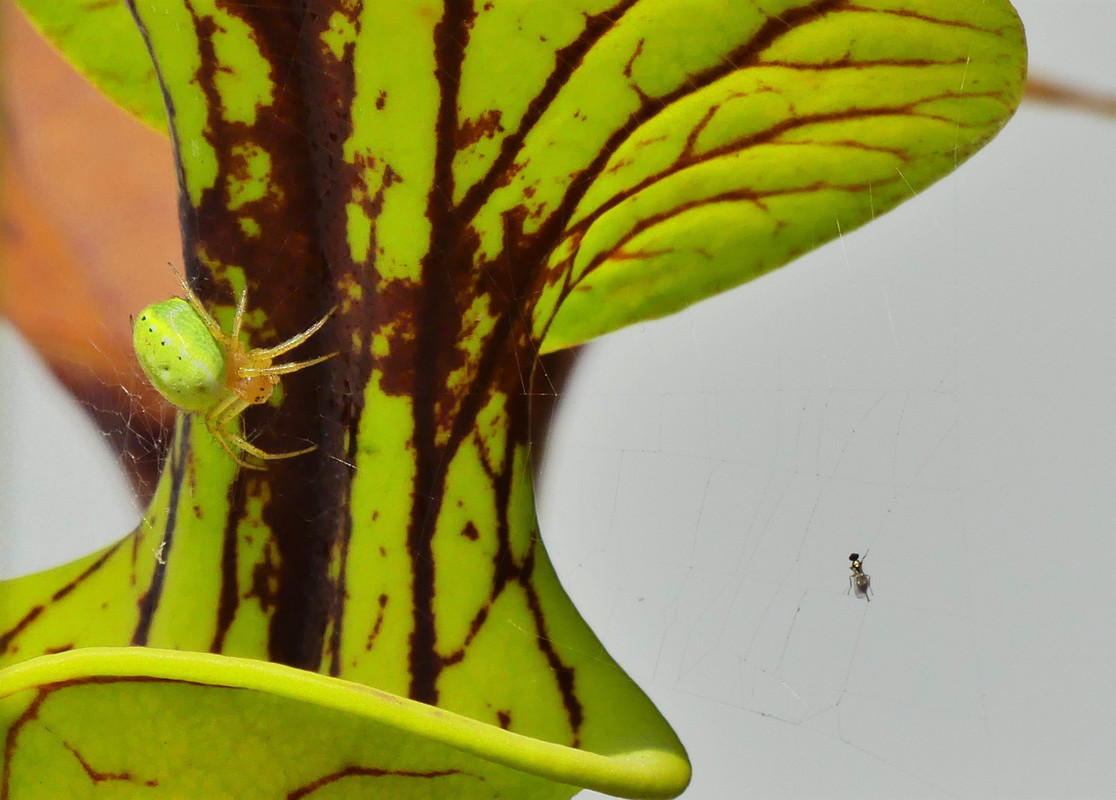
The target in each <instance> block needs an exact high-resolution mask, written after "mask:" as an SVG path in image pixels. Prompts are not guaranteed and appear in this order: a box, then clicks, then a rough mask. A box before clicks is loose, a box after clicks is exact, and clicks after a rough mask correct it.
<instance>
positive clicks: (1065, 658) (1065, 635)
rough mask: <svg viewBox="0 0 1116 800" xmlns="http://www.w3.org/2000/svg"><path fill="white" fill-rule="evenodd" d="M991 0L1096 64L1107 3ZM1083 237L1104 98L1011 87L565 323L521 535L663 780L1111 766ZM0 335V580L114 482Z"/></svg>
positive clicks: (80, 544) (1034, 773)
mask: <svg viewBox="0 0 1116 800" xmlns="http://www.w3.org/2000/svg"><path fill="white" fill-rule="evenodd" d="M966 1H968V0H966ZM1016 6H1017V8H1018V9H1019V11H1020V14H1021V16H1022V17H1023V20H1024V23H1025V25H1026V26H1027V33H1028V40H1029V43H1030V48H1031V65H1032V72H1033V73H1034V74H1036V75H1041V76H1045V77H1054V78H1059V79H1062V80H1065V81H1071V82H1074V83H1077V84H1079V85H1083V86H1088V87H1093V88H1097V89H1102V90H1105V91H1108V92H1109V93H1116V0H1091V1H1090V0H1018V1H1017V2H1016ZM1114 267H1116V122H1114V121H1112V120H1107V121H1106V120H1104V119H1101V118H1099V117H1095V116H1089V115H1086V114H1082V113H1077V112H1072V111H1065V110H1057V109H1052V108H1050V107H1045V106H1039V105H1034V104H1029V105H1025V106H1024V107H1023V108H1022V109H1021V110H1020V111H1019V113H1018V114H1017V116H1016V118H1015V120H1013V121H1012V122H1011V123H1009V125H1008V127H1007V128H1006V129H1005V131H1004V132H1003V133H1002V134H1001V135H1000V136H999V137H998V138H997V139H996V140H995V141H993V142H992V144H991V145H990V146H988V147H987V148H986V149H985V150H984V151H982V152H981V153H979V154H978V155H977V156H975V157H974V158H973V159H972V161H970V162H969V163H968V164H967V165H965V166H964V167H963V168H962V169H961V170H960V171H959V172H958V173H957V174H956V175H954V176H952V177H951V178H948V179H946V180H944V181H942V182H941V183H939V184H938V185H936V186H935V187H933V188H932V189H931V190H929V191H928V192H926V193H924V194H923V195H921V196H920V197H918V198H916V199H914V200H912V201H910V202H908V203H906V204H905V205H903V206H902V207H901V208H900V209H898V210H896V211H895V212H892V213H891V214H888V215H887V216H886V217H884V218H882V219H880V220H878V221H876V222H875V223H873V224H872V225H870V226H868V227H867V228H865V229H863V230H861V231H858V232H856V233H854V234H852V235H849V236H846V237H845V238H844V239H843V240H842V241H840V242H834V243H833V244H831V245H829V246H827V247H824V248H822V249H821V250H819V251H817V252H815V253H813V254H811V255H809V256H807V257H805V258H803V259H801V260H799V261H798V262H796V263H795V264H793V265H791V266H789V267H786V268H784V269H783V270H780V271H779V272H777V273H775V274H773V275H771V276H768V277H766V278H763V279H760V280H758V281H755V282H753V283H751V284H748V285H746V286H744V287H742V288H740V289H738V290H735V291H733V292H730V293H727V294H725V295H722V296H720V297H718V298H715V299H713V300H710V301H707V302H705V303H702V304H700V305H698V306H696V307H694V308H692V309H690V310H688V311H686V312H683V313H682V314H679V315H676V316H674V317H672V318H670V319H667V320H663V321H660V322H656V323H653V324H647V325H640V326H636V327H634V328H631V329H628V330H625V331H622V332H620V333H617V334H613V335H611V336H609V337H606V338H605V339H604V340H602V341H601V342H600V343H599V344H597V345H595V346H594V347H593V348H591V349H590V350H589V351H588V352H587V354H586V355H585V356H584V358H583V361H582V362H581V364H580V366H579V367H578V369H577V371H576V372H575V375H574V379H573V381H572V382H571V384H570V386H569V388H568V390H567V392H566V393H565V395H564V397H563V406H562V408H561V411H560V413H559V415H558V417H557V419H556V423H555V430H554V435H553V439H552V440H551V446H550V448H551V449H550V460H549V462H548V465H547V469H546V470H545V473H544V482H543V487H542V490H541V492H540V495H541V498H540V506H541V508H540V513H541V521H542V526H543V535H544V538H545V539H546V542H547V545H548V548H549V549H550V552H551V554H552V556H553V558H554V560H555V563H556V565H557V567H558V569H559V572H560V574H561V575H562V577H563V580H564V582H565V583H566V585H567V588H568V589H569V591H570V593H571V595H572V596H573V598H574V600H575V602H576V603H577V604H578V606H579V608H581V609H582V612H583V614H584V615H585V616H586V618H587V619H588V620H589V621H590V623H591V624H592V625H593V627H594V628H595V629H596V630H597V631H598V634H599V635H600V636H601V638H602V640H603V641H604V642H605V643H606V644H607V645H608V647H609V648H610V650H611V651H612V652H613V654H614V656H615V657H616V658H617V659H618V660H619V661H620V663H621V664H622V665H623V666H624V667H625V669H626V670H627V671H628V672H629V673H630V674H632V676H633V677H635V678H636V679H637V680H638V681H639V682H640V683H641V685H643V686H644V687H645V688H646V689H647V691H648V692H649V693H650V694H651V695H652V697H653V698H654V699H655V701H656V703H657V704H658V705H659V706H660V708H661V709H662V710H663V712H664V713H665V714H666V715H667V717H668V718H669V719H670V720H671V721H672V723H673V724H674V725H675V727H676V729H677V730H678V733H679V735H680V736H681V737H682V739H683V741H684V742H685V743H686V745H687V747H688V748H689V751H690V755H691V757H692V759H693V762H694V772H695V775H694V781H693V784H692V785H691V788H690V789H689V790H688V791H687V793H686V794H685V796H684V797H685V798H686V800H721V799H722V798H725V799H726V800H727V799H728V798H736V797H755V798H769V797H770V798H775V797H814V798H829V797H855V798H858V800H866V799H868V798H907V797H910V798H931V797H958V798H993V797H1004V798H1031V797H1033V798H1049V797H1060V798H1094V797H1113V796H1116V766H1114V763H1116V759H1114V755H1116V677H1114V671H1113V670H1114V667H1116V657H1114V656H1116V613H1114V612H1116V588H1114V586H1116V582H1114V580H1113V574H1114V568H1116V558H1114V556H1116V547H1114V542H1116V513H1114V512H1116V499H1114V498H1116V493H1114V491H1113V489H1114V479H1116V361H1114V355H1116V336H1114V334H1116V325H1114V321H1113V320H1114V319H1116V316H1114V311H1116V270H1114ZM0 347H2V349H0V363H2V364H3V369H2V370H0V378H2V380H3V385H2V387H0V400H2V402H0V575H2V576H11V575H15V574H21V573H23V572H27V571H31V570H34V569H40V568H43V567H46V566H50V565H53V564H57V563H62V562H65V561H68V560H70V559H72V558H74V557H76V556H78V555H80V554H82V553H84V552H87V551H89V550H92V549H93V548H94V547H96V546H99V545H101V544H105V543H108V542H110V541H114V540H116V539H117V538H119V536H120V535H121V533H122V532H124V531H125V530H127V529H129V528H130V527H131V525H132V524H133V522H134V520H135V518H136V516H137V514H138V512H137V510H136V509H135V508H134V506H133V505H132V504H131V501H130V495H129V491H128V489H127V485H126V483H125V482H124V480H123V479H122V478H121V477H120V476H119V475H118V474H117V473H116V472H115V468H114V467H113V458H112V455H111V453H109V452H108V450H107V446H106V444H105V442H104V441H102V440H101V439H100V437H99V436H98V434H97V433H96V432H95V430H94V428H93V426H92V425H91V424H90V423H89V422H88V421H87V420H86V419H85V418H84V415H83V414H82V413H81V410H80V409H78V408H76V407H75V406H73V405H72V404H70V403H69V401H67V400H66V398H65V396H64V395H62V394H60V393H59V392H58V391H57V389H56V387H54V386H52V381H51V379H50V378H49V376H48V375H47V374H46V373H45V371H43V370H42V368H41V367H39V366H37V365H36V364H34V363H33V361H32V360H31V359H30V358H29V356H28V353H27V352H26V350H25V348H23V347H22V345H21V344H20V343H19V342H18V341H17V339H16V338H15V337H14V335H13V334H12V332H11V330H10V329H9V328H6V327H5V328H0ZM79 439H80V440H82V441H84V442H86V443H87V446H86V447H84V448H83V449H82V450H81V452H75V444H74V443H75V441H77V440H79ZM869 549H870V553H869V555H868V556H867V559H866V561H865V564H864V566H865V571H866V572H867V573H868V574H869V575H871V578H872V586H873V589H874V590H875V594H874V595H873V597H872V601H871V603H866V602H865V601H864V600H857V599H856V598H855V597H852V596H849V595H847V594H846V589H847V588H848V581H847V576H848V560H847V559H848V555H849V553H850V552H852V551H857V552H859V553H861V554H863V553H864V552H865V551H866V550H869ZM583 796H585V797H588V796H589V795H588V793H586V795H583Z"/></svg>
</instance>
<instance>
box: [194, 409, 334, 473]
mask: <svg viewBox="0 0 1116 800" xmlns="http://www.w3.org/2000/svg"><path fill="white" fill-rule="evenodd" d="M248 406H249V403H248V401H246V400H244V399H243V398H242V397H240V395H238V394H235V393H233V392H230V393H229V396H228V397H226V398H225V399H223V400H221V402H219V403H218V404H217V405H215V406H214V407H213V409H212V410H211V411H210V412H209V413H208V414H206V417H205V423H206V427H208V428H209V431H210V433H212V434H213V438H214V439H216V440H217V443H218V444H219V445H221V447H222V449H223V450H224V451H225V452H226V453H228V455H229V458H231V459H232V460H233V461H235V462H236V463H237V464H239V465H240V466H242V467H246V468H248V469H263V467H261V466H260V465H259V464H253V463H251V462H250V461H246V460H245V459H244V458H243V457H242V456H241V453H247V454H248V455H250V456H255V457H256V458H258V459H260V460H262V461H269V460H271V461H273V460H275V459H280V458H294V457H295V456H300V455H302V454H303V453H309V452H311V451H312V450H317V449H318V447H317V445H311V446H310V447H305V448H303V449H302V450H290V451H287V452H283V453H269V452H267V451H266V450H261V449H260V448H259V447H256V446H255V445H254V444H252V443H251V442H249V441H248V440H247V439H245V438H244V437H243V436H242V435H241V434H240V433H239V432H235V433H234V432H233V431H230V430H229V425H230V424H232V422H233V421H234V420H236V419H237V418H238V417H239V416H240V415H241V414H242V413H244V410H245V409H246V408H248ZM237 451H240V452H237Z"/></svg>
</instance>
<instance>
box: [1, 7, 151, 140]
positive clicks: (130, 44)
mask: <svg viewBox="0 0 1116 800" xmlns="http://www.w3.org/2000/svg"><path fill="white" fill-rule="evenodd" d="M16 3H17V4H18V5H19V7H20V8H22V9H23V11H24V13H25V14H26V15H27V17H28V19H30V20H31V22H32V24H34V26H35V27H36V28H38V29H39V31H40V32H41V33H42V34H43V36H45V37H46V38H47V39H48V40H49V41H50V42H51V43H52V44H53V45H54V46H55V47H57V48H58V50H59V51H60V52H61V53H62V55H63V56H64V57H65V58H66V60H67V61H69V62H70V63H71V64H72V65H73V67H74V69H76V70H77V71H78V72H80V73H81V74H82V75H84V76H85V77H86V78H87V79H88V80H89V81H90V83H92V84H93V85H94V86H96V87H97V88H98V89H100V90H101V91H102V92H104V93H105V94H106V95H107V96H108V97H109V99H111V100H112V101H113V102H115V103H116V104H117V105H119V106H120V107H121V108H123V109H124V110H126V111H128V112H129V113H131V114H134V115H135V116H136V117H138V118H139V119H141V120H143V121H144V122H145V123H147V124H148V125H150V126H151V127H153V128H158V129H160V130H164V129H166V126H167V113H166V109H165V107H164V105H163V93H162V90H161V89H160V88H159V80H158V78H157V77H156V75H155V70H154V68H153V67H152V64H151V56H150V54H149V53H148V52H147V48H146V47H145V46H144V43H143V37H142V36H140V33H139V30H138V29H137V28H136V21H135V19H134V18H133V16H132V12H131V11H130V10H129V9H128V4H127V3H126V2H125V0H16Z"/></svg>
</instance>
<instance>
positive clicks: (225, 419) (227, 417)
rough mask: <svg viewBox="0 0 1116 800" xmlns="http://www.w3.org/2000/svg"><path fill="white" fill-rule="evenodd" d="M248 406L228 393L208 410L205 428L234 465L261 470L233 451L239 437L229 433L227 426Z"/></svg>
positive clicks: (236, 396) (235, 395)
mask: <svg viewBox="0 0 1116 800" xmlns="http://www.w3.org/2000/svg"><path fill="white" fill-rule="evenodd" d="M247 407H248V404H247V403H245V402H244V400H243V399H242V398H241V397H240V396H239V395H237V394H235V393H233V392H229V394H228V395H227V396H226V397H224V398H222V399H221V401H220V402H218V403H217V404H216V405H214V406H213V408H211V409H210V410H209V413H207V414H206V415H205V427H206V428H207V429H208V430H209V433H210V435H211V436H213V438H214V440H216V442H217V444H219V445H221V449H222V450H224V451H225V453H226V454H227V455H228V457H229V458H231V459H232V460H233V461H234V462H235V463H237V464H239V465H240V466H242V467H245V468H247V469H261V467H259V466H257V465H256V464H252V463H250V462H248V461H245V460H244V459H243V458H241V457H240V454H239V453H237V452H236V450H234V449H233V445H238V446H239V441H240V440H241V437H240V436H239V435H237V434H234V433H230V432H229V430H228V425H229V423H230V422H232V421H233V420H234V419H236V418H237V417H238V416H239V415H240V414H241V412H243V411H244V409H245V408H247Z"/></svg>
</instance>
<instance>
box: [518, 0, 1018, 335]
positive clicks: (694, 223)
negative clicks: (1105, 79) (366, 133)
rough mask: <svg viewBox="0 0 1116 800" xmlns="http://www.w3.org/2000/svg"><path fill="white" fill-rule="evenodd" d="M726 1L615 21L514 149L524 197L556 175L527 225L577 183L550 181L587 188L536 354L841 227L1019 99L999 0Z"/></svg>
mask: <svg viewBox="0 0 1116 800" xmlns="http://www.w3.org/2000/svg"><path fill="white" fill-rule="evenodd" d="M722 5H724V4H720V3H712V2H708V3H707V2H702V3H673V4H669V5H668V6H667V10H665V11H664V13H663V14H662V16H661V17H656V18H653V19H649V18H647V17H644V16H642V15H639V14H631V15H629V17H630V19H629V18H628V17H626V18H625V19H624V20H622V21H621V22H620V24H619V25H617V26H615V28H614V30H613V31H611V32H610V37H611V39H610V41H609V44H610V45H611V47H608V48H605V47H604V46H603V45H604V42H602V47H601V48H600V50H601V52H600V53H599V54H597V53H595V52H591V53H590V54H589V56H588V57H587V58H585V59H584V60H583V61H582V63H581V65H580V67H579V69H577V70H575V71H574V72H573V74H572V75H571V76H570V79H569V83H568V86H569V89H568V92H569V93H570V95H571V97H569V98H568V99H566V101H565V102H562V101H563V96H562V94H559V96H558V98H557V101H556V102H555V103H554V104H553V105H552V107H551V108H550V109H549V110H548V111H547V113H546V114H544V115H543V117H542V118H541V119H540V120H539V123H538V125H537V127H536V130H535V132H533V134H532V137H531V138H530V139H528V142H527V146H526V147H525V148H524V152H523V154H522V155H520V156H519V157H518V158H517V159H516V162H515V163H516V169H517V171H516V175H515V179H514V181H515V183H514V186H516V187H519V188H520V190H524V189H526V188H527V187H532V186H535V185H538V184H541V185H542V186H547V184H548V183H554V184H555V189H554V192H553V193H548V192H547V191H546V190H545V189H540V190H539V191H537V192H535V193H534V195H533V198H542V199H540V200H539V201H538V202H537V203H532V204H531V205H529V207H528V210H527V216H528V217H529V218H534V217H536V216H537V215H539V214H545V213H546V210H547V209H548V208H550V207H554V206H556V205H557V204H558V203H559V202H561V201H559V200H558V198H559V197H563V198H565V197H569V194H568V193H567V194H566V195H561V194H559V193H560V192H561V191H563V190H565V189H566V188H567V186H566V184H569V183H572V182H573V179H572V178H571V180H570V181H566V182H565V183H563V182H561V181H553V180H551V181H548V180H547V178H546V177H545V176H546V175H550V176H554V175H568V176H575V177H577V178H581V177H582V176H585V177H586V178H591V180H592V182H591V183H590V185H589V186H588V188H587V189H586V190H585V191H584V192H583V193H578V194H579V196H578V202H577V208H576V210H575V211H574V213H573V214H572V215H571V216H570V217H569V219H568V221H566V222H565V225H564V230H563V231H562V235H561V237H560V243H559V245H558V247H557V248H556V249H555V251H554V252H553V254H552V255H551V257H550V259H549V263H548V265H547V270H546V273H545V279H544V284H543V289H542V296H541V297H540V298H539V301H538V303H537V305H536V306H535V309H534V320H535V325H536V330H537V331H540V332H545V339H544V341H543V345H542V347H543V350H544V351H551V350H556V349H559V348H562V347H567V346H570V345H574V344H577V343H580V342H584V341H586V340H588V339H591V338H593V337H595V336H598V335H600V334H602V333H606V332H608V331H611V330H615V329H616V328H620V327H623V326H624V325H628V324H631V323H632V322H635V321H638V320H645V319H650V318H654V317H660V316H663V315H665V314H669V313H672V312H674V311H677V310H679V309H681V308H684V307H685V306H687V305H689V304H690V303H693V302H695V301H697V300H701V299H703V298H705V297H709V296H710V295H713V294H716V293H717V292H720V291H723V290H725V289H727V288H730V287H733V286H736V285H738V284H740V283H743V282H745V281H748V280H751V279H752V278H755V277H758V276H759V275H762V274H763V273H765V272H767V271H769V270H771V269H774V268H775V267H778V266H781V265H782V264H785V263H786V262H788V261H790V260H791V259H793V258H795V257H796V256H798V255H801V254H802V253H804V252H807V251H808V250H810V249H812V248H814V247H816V246H818V245H819V244H821V243H823V242H825V241H828V240H829V239H832V238H835V237H836V236H838V235H839V234H840V233H842V232H844V233H847V232H849V231H851V230H852V229H854V228H856V227H858V226H859V225H862V224H864V223H865V222H867V221H869V220H870V219H873V218H874V217H876V216H878V215H880V214H882V213H883V212H885V211H887V210H888V209H890V208H892V207H894V206H895V205H897V204H898V203H900V202H902V201H903V200H905V199H906V198H908V197H911V196H913V195H914V194H916V193H917V192H918V191H920V190H921V189H923V188H925V187H926V186H927V185H929V184H930V183H932V182H933V181H935V180H937V179H939V178H941V177H942V176H943V175H946V174H947V173H949V172H950V171H951V170H953V169H954V168H955V167H956V166H957V165H958V164H960V163H961V162H962V161H964V160H965V159H966V158H968V157H969V156H970V155H972V153H974V152H975V151H976V150H977V149H979V148H980V147H981V146H982V145H983V144H984V143H985V142H987V141H988V140H989V139H991V138H992V136H993V135H995V133H996V132H997V131H998V130H999V129H1000V127H1001V126H1003V124H1004V123H1005V122H1006V121H1007V119H1008V118H1009V117H1010V115H1011V114H1012V112H1013V111H1014V109H1015V107H1016V105H1017V104H1018V102H1019V99H1020V94H1021V91H1022V86H1023V82H1024V76H1025V50H1024V46H1023V32H1022V29H1021V27H1020V26H1019V23H1018V20H1017V18H1016V16H1015V13H1014V11H1013V10H1012V8H1011V7H1010V6H1009V5H1007V3H956V2H940V0H939V1H937V2H921V1H919V0H872V1H871V2H849V1H848V0H822V1H821V2H814V3H810V4H801V3H788V2H780V3H774V2H770V3H734V4H728V7H727V8H721V6H722ZM637 8H638V5H637ZM715 9H719V10H715ZM761 9H769V11H767V12H766V13H765V12H764V11H763V10H761ZM703 10H705V11H707V13H702V11H703ZM561 131H565V132H564V133H563V132H561ZM555 140H564V141H570V142H574V141H576V142H577V144H578V149H577V150H574V149H572V148H568V149H567V148H562V147H557V148H556V147H555V145H554V142H555ZM556 150H557V154H555V151H556ZM539 163H542V164H543V165H544V167H542V168H539V167H537V166H536V165H537V164H539ZM542 169H545V170H546V172H545V173H543V172H542ZM583 179H584V178H583ZM511 191H514V189H512V190H511ZM567 202H568V201H567Z"/></svg>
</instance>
